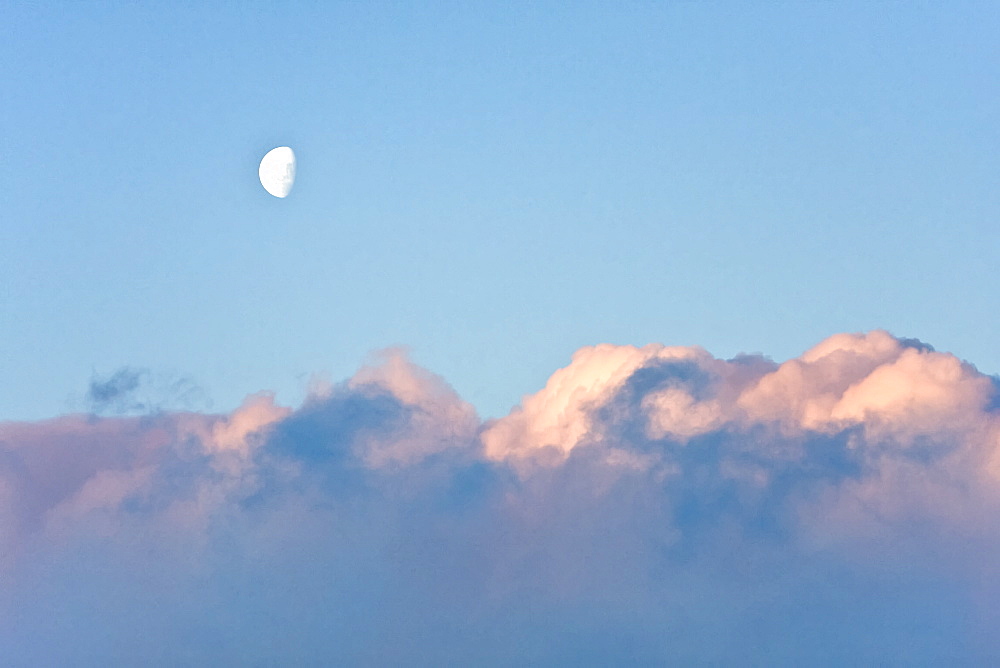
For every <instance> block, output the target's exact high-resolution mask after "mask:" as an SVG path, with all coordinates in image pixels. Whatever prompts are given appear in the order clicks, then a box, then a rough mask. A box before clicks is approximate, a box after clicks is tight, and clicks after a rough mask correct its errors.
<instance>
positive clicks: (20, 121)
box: [0, 2, 1000, 419]
mask: <svg viewBox="0 0 1000 668" xmlns="http://www.w3.org/2000/svg"><path fill="white" fill-rule="evenodd" d="M3 14H4V20H3V21H2V22H0V23H2V25H0V85H2V88H3V90H4V91H5V95H4V102H3V103H2V104H0V127H3V131H2V132H0V155H2V160H0V183H2V186H0V211H2V216H0V219H2V221H3V222H2V225H0V245H2V248H3V249H4V253H3V258H4V261H3V263H0V286H2V291H0V322H2V323H3V327H2V329H0V351H2V353H0V361H2V369H3V374H4V378H5V382H4V383H3V385H2V387H0V416H2V417H3V418H6V419H37V418H42V417H48V416H53V415H56V414H60V413H64V412H69V411H75V410H81V409H82V408H83V405H82V404H81V403H80V400H79V398H80V397H81V396H82V395H83V393H84V392H85V391H86V388H87V383H88V382H89V380H90V379H91V377H92V376H93V375H94V374H97V375H98V376H101V375H102V374H103V375H106V374H110V373H112V372H113V371H114V370H115V369H118V368H120V367H122V366H131V367H135V368H145V369H149V370H150V372H151V373H152V374H153V375H160V376H166V377H170V378H190V379H191V380H192V381H193V382H194V383H196V384H197V385H198V386H200V387H201V388H202V395H201V397H202V398H201V399H199V401H201V402H202V403H201V404H200V405H198V406H196V407H197V408H212V409H215V410H229V409H231V408H233V407H234V406H235V405H237V404H238V403H239V401H240V400H241V399H242V397H243V396H244V395H245V394H247V393H249V392H254V391H257V390H260V389H272V390H276V391H277V392H278V398H279V400H280V401H283V402H285V403H288V404H296V403H298V401H300V400H301V398H302V396H303V393H304V388H305V387H306V385H307V383H308V379H309V377H310V376H311V375H312V374H317V373H318V374H321V375H325V376H327V377H328V378H330V379H332V380H334V381H337V380H340V379H342V378H345V377H347V376H349V375H350V374H351V373H352V372H353V371H354V370H355V369H356V368H357V367H358V366H359V365H360V364H361V363H362V362H363V361H364V359H365V357H366V355H367V354H368V353H369V352H370V351H372V350H375V349H379V348H383V347H386V346H393V345H403V346H407V347H409V348H410V349H411V350H412V354H413V357H414V358H415V360H416V361H418V362H419V363H421V364H423V365H425V366H427V367H428V368H430V369H433V370H434V371H435V372H437V373H440V374H441V375H442V376H444V377H445V378H446V379H447V380H448V381H449V382H450V383H451V384H452V385H453V386H454V387H455V388H456V390H457V391H458V393H459V394H460V395H461V396H463V397H464V398H465V399H467V400H469V401H471V402H472V403H473V404H474V405H475V406H476V407H477V408H478V410H479V412H480V413H481V415H483V416H500V415H503V414H505V413H506V412H507V410H508V409H509V408H510V406H511V405H513V404H515V403H517V401H518V400H519V399H520V397H521V396H522V395H523V394H526V393H530V392H533V391H535V390H537V389H538V388H540V387H541V386H542V384H544V382H545V379H546V378H547V377H548V376H549V374H550V373H551V372H552V371H553V370H554V369H556V368H558V367H560V366H564V365H565V364H567V363H568V361H569V358H570V355H571V354H572V352H573V351H574V350H576V349H577V348H579V347H581V346H584V345H592V344H597V343H602V342H612V343H618V344H644V343H648V342H663V343H667V344H684V345H690V344H696V345H701V346H704V347H706V348H707V349H709V350H710V351H711V352H712V353H713V354H715V355H718V356H722V357H728V356H731V355H734V354H736V353H738V352H741V351H750V352H752V351H758V352H763V353H765V354H767V355H771V356H772V357H774V358H775V359H777V360H782V359H786V358H789V357H792V356H795V355H798V354H800V353H801V352H802V351H803V350H805V349H807V348H809V347H810V346H812V345H813V344H815V343H816V342H818V341H820V340H821V339H823V338H824V337H826V336H828V335H830V334H833V333H836V332H842V331H866V330H870V329H873V328H886V329H888V330H890V331H892V332H893V333H895V334H898V335H901V336H911V337H919V338H920V339H923V340H925V341H928V342H930V343H932V344H933V345H935V346H936V347H938V348H939V349H944V350H949V351H953V352H954V353H955V354H957V355H959V356H960V357H962V358H965V359H968V360H970V361H972V362H973V363H975V364H976V365H977V366H978V367H979V368H980V369H981V370H982V371H984V372H987V373H995V372H997V371H1000V353H998V351H997V350H996V346H995V342H994V338H995V337H994V336H993V335H992V332H995V331H996V330H997V327H998V324H1000V311H998V310H997V309H996V305H997V304H998V303H1000V282H998V281H996V280H994V276H993V274H994V268H995V265H996V257H997V253H998V252H1000V232H998V225H997V221H998V218H1000V217H998V213H1000V201H998V195H997V188H996V183H997V174H1000V158H998V156H1000V142H998V132H1000V130H998V128H1000V123H998V122H997V121H998V117H1000V114H998V112H1000V101H998V96H997V93H996V91H997V90H998V83H1000V82H998V72H1000V45H998V42H997V40H996V35H997V34H998V29H1000V9H998V7H997V5H996V4H995V3H959V4H951V3H949V4H948V5H947V6H946V5H936V6H935V5H930V4H922V5H910V6H903V5H898V4H887V3H837V4H818V3H813V4H804V3H803V4H797V3H796V4H793V3H768V4H766V5H764V4H761V5H757V6H747V5H746V4H745V3H713V4H695V3H684V4H668V3H662V4H653V3H630V4H627V5H625V6H620V5H619V4H617V3H615V4H612V3H574V5H573V6H572V7H567V6H565V5H563V4H561V3H514V4H504V5H503V6H502V7H501V6H495V7H490V8H486V7H483V6H481V5H477V6H465V5H461V4H459V3H428V4H423V5H420V6H416V5H411V4H406V3H392V4H372V3H350V4H348V3H315V4H309V3H272V4H267V5H265V4H249V5H247V4H242V3H241V4H239V5H237V4H235V3H231V4H230V3H212V6H211V7H196V6H193V5H191V6H188V7H185V8H183V9H178V8H176V7H175V6H168V5H161V6H152V5H150V6H146V7H142V6H133V5H129V6H126V5H123V4H118V5H111V6H94V5H90V6H84V5H79V4H71V3H52V4H50V5H49V6H47V7H45V6H42V7H39V6H36V5H32V4H28V3H17V2H15V3H5V4H4V6H3ZM278 145H289V146H292V147H293V148H294V149H295V151H296V153H297V156H298V160H299V166H298V180H297V183H296V186H295V189H294V190H293V192H292V194H291V196H290V197H289V198H287V199H285V200H278V199H273V198H271V197H269V196H268V195H267V194H266V193H265V192H264V191H263V189H262V188H261V187H260V185H259V183H258V182H257V178H256V167H257V163H258V162H259V160H260V158H261V157H262V156H263V154H264V153H265V152H266V151H267V150H268V149H270V148H272V147H274V146H278Z"/></svg>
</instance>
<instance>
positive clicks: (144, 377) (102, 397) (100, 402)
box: [83, 366, 204, 415]
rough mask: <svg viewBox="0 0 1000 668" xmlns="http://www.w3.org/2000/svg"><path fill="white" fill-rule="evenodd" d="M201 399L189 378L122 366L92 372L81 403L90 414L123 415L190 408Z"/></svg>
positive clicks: (198, 391) (199, 393)
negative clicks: (97, 372)
mask: <svg viewBox="0 0 1000 668" xmlns="http://www.w3.org/2000/svg"><path fill="white" fill-rule="evenodd" d="M203 401H204V399H203V397H202V391H201V389H200V388H199V387H198V386H197V385H196V384H195V383H194V382H193V381H192V380H191V379H189V378H176V377H170V376H166V375H163V376H156V377H154V375H153V374H152V373H151V372H150V371H149V370H148V369H136V368H133V367H129V366H124V367H121V368H119V369H117V370H115V371H114V372H113V373H111V374H110V375H107V376H100V375H98V374H96V373H95V374H94V375H93V376H92V377H91V379H90V384H89V387H88V388H87V393H86V395H85V396H84V400H83V404H84V406H85V407H86V409H87V410H88V411H90V412H91V413H94V414H100V415H104V414H111V415H124V414H127V413H154V412H157V411H162V410H164V409H165V408H167V407H175V408H176V407H184V408H190V407H191V406H192V405H194V404H196V403H199V402H203Z"/></svg>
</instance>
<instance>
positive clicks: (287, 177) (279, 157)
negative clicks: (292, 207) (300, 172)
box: [258, 146, 295, 197]
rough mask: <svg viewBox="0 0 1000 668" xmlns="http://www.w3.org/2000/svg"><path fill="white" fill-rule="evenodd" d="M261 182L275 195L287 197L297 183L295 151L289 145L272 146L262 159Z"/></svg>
mask: <svg viewBox="0 0 1000 668" xmlns="http://www.w3.org/2000/svg"><path fill="white" fill-rule="evenodd" d="M258 173H259V174H260V184H261V185H262V186H264V190H266V191H267V192H269V193H271V194H272V195H274V196H275V197H287V196H288V193H289V191H291V189H292V184H293V183H295V152H294V151H292V149H290V148H288V147H287V146H279V147H278V148H272V149H271V150H270V151H268V152H267V154H266V155H265V156H264V159H263V160H261V161H260V169H259V170H258Z"/></svg>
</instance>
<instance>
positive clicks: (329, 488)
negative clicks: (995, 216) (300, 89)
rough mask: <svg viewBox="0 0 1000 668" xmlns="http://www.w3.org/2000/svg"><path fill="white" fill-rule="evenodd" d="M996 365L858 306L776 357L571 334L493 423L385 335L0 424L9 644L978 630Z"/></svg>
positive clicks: (829, 655)
mask: <svg viewBox="0 0 1000 668" xmlns="http://www.w3.org/2000/svg"><path fill="white" fill-rule="evenodd" d="M140 380H141V374H140V375H136V373H135V372H132V371H130V370H122V371H120V372H118V373H116V374H113V375H112V376H111V377H109V378H108V379H106V380H102V381H100V382H96V381H95V382H92V384H91V392H90V395H91V399H93V400H94V401H95V402H97V401H103V402H104V404H102V405H105V406H118V405H126V404H129V402H130V401H131V399H129V398H128V397H130V396H131V393H134V391H135V390H136V388H137V387H138V386H140V384H141V383H140ZM998 396H1000V392H998V383H997V381H996V379H994V378H991V377H988V376H986V375H984V374H981V373H979V372H978V371H977V370H976V369H975V368H974V367H973V366H972V365H970V364H968V363H965V362H962V361H961V360H959V359H957V358H956V357H954V356H953V355H950V354H947V353H943V352H937V351H935V350H934V349H933V348H931V347H930V346H927V345H926V344H923V343H921V342H919V341H916V340H909V339H900V338H896V337H893V336H891V335H889V334H888V333H886V332H882V331H873V332H869V333H867V334H839V335H835V336H833V337H830V338H829V339H827V340H825V341H823V342H821V343H820V344H818V345H817V346H816V347H814V348H812V349H811V350H809V351H807V352H806V353H804V354H803V355H801V356H800V357H798V358H795V359H791V360H788V361H785V362H783V363H780V364H779V363H775V362H773V361H771V360H769V359H767V358H764V357H762V356H759V355H742V356H738V357H736V358H733V359H729V360H724V359H718V358H715V357H713V356H712V355H711V354H709V353H708V352H707V351H705V350H703V349H701V348H697V347H669V346H662V345H648V346H644V347H633V346H612V345H599V346H594V347H588V348H584V349H581V350H580V351H578V352H577V353H576V354H575V355H574V356H573V358H572V361H571V362H570V364H569V365H568V366H567V367H565V368H563V369H560V370H557V371H556V372H555V373H553V375H552V377H551V378H550V379H549V381H548V382H547V383H546V385H545V387H543V388H542V389H541V390H539V391H538V392H536V393H534V394H531V395H528V396H526V397H525V398H524V399H523V401H522V402H521V405H520V406H519V407H518V408H517V409H515V410H514V411H512V412H511V414H509V415H507V416H505V417H503V418H500V419H497V420H491V421H488V422H485V423H484V422H482V421H481V420H480V419H479V418H478V416H477V415H476V413H475V410H474V409H473V408H472V406H470V405H469V404H468V403H466V402H464V401H463V400H462V399H461V398H460V397H459V396H457V395H456V393H455V392H454V391H453V390H452V389H451V388H450V387H449V386H448V385H447V383H446V382H445V381H444V380H443V379H441V378H440V377H438V376H436V375H434V374H432V373H430V372H429V371H427V370H425V369H421V368H419V367H417V366H415V365H414V364H413V363H412V362H410V361H409V360H408V359H407V357H406V355H405V354H404V353H403V352H402V351H399V350H390V351H386V352H384V353H382V354H380V355H379V356H378V357H377V358H376V359H375V361H374V363H373V364H371V365H367V366H364V367H362V368H361V369H360V370H359V371H358V372H357V373H356V374H355V375H354V376H352V377H351V378H350V379H348V380H346V381H344V382H343V383H340V384H337V385H334V386H329V387H322V388H316V390H315V391H314V392H313V393H312V394H311V395H310V397H309V398H308V399H307V400H306V401H305V402H304V403H303V405H302V406H300V407H298V408H291V407H285V406H280V405H278V404H276V403H275V400H274V397H273V396H272V395H270V394H267V393H260V394H255V395H251V396H250V397H248V399H247V400H246V401H245V402H244V404H243V405H242V406H241V407H239V408H238V409H236V410H235V411H233V412H232V413H229V414H221V415H213V414H203V413H196V412H191V411H186V412H185V411H175V412H167V411H158V412H155V413H154V414H150V415H145V416H119V417H103V418H102V417H95V416H92V415H91V416H64V417H60V418H55V419H52V420H47V421H42V422H36V423H0V555H2V556H0V580H2V582H4V583H5V585H4V586H3V587H0V645H3V646H4V647H6V648H8V659H7V660H9V661H10V662H11V663H13V664H14V665H39V664H48V665H53V664H60V663H67V662H72V663H74V664H77V665H79V664H104V663H107V662H109V661H110V662H115V663H124V664H136V663H140V662H143V663H145V662H147V661H148V659H149V657H158V660H159V661H161V662H162V663H163V664H164V665H173V664H177V663H182V664H183V663H187V664H190V663H206V662H223V663H282V664H288V663H291V664H296V663H347V664H362V665H368V664H379V665H383V664H386V663H406V664H427V665H438V664H441V663H474V664H487V665H489V664H497V665H511V664H520V663H545V664H549V663H555V664H573V665H576V664H580V663H583V664H588V663H597V664H607V663H616V664H618V663H663V662H678V663H688V662H703V663H704V662H708V663H713V662H715V663H747V662H749V663H768V664H801V663H803V662H809V663H846V662H850V663H859V662H864V663H871V662H893V663H943V662H949V663H973V664H975V663H983V662H989V661H991V660H993V661H995V660H996V659H997V658H998V657H1000V642H998V641H997V640H996V639H995V635H994V634H993V632H992V630H993V628H995V623H996V621H997V620H998V618H1000V604H998V603H997V601H998V600H1000V597H998V594H1000V572H998V570H997V568H996V566H995V564H996V562H997V559H998V558H1000V521H998V519H997V518H1000V512H998V511H1000V494H998V489H1000V480H998V477H1000V455H998V446H1000V410H998V404H1000V401H998Z"/></svg>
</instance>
